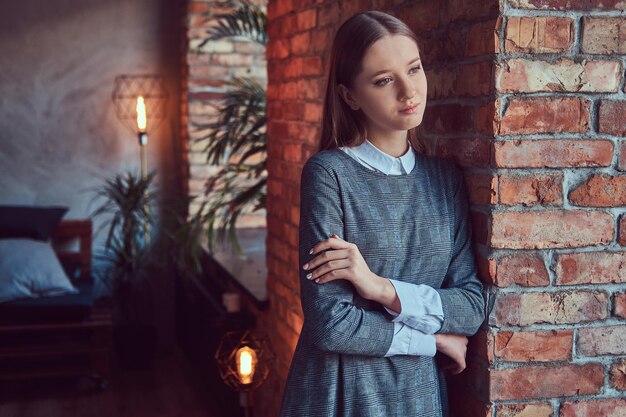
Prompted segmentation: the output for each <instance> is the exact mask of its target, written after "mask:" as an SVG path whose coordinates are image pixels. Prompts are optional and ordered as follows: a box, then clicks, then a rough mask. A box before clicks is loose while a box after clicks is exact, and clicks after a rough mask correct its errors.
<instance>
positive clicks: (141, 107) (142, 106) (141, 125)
mask: <svg viewBox="0 0 626 417" xmlns="http://www.w3.org/2000/svg"><path fill="white" fill-rule="evenodd" d="M137 128H138V129H139V131H140V132H145V131H146V103H145V102H144V101H143V97H142V96H139V97H137Z"/></svg>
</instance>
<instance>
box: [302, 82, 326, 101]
mask: <svg viewBox="0 0 626 417" xmlns="http://www.w3.org/2000/svg"><path fill="white" fill-rule="evenodd" d="M322 82H323V81H322V80H321V79H305V80H298V83H297V91H298V95H297V97H298V98H299V99H303V100H319V99H320V98H321V95H322Z"/></svg>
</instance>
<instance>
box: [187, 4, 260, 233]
mask: <svg viewBox="0 0 626 417" xmlns="http://www.w3.org/2000/svg"><path fill="white" fill-rule="evenodd" d="M251 3H254V4H258V5H261V6H263V5H264V4H265V1H262V0H259V1H251ZM236 4H237V3H236V2H235V1H228V0H226V1H225V0H221V1H220V0H203V1H184V2H183V5H184V6H183V7H186V9H187V10H186V13H185V14H184V16H185V22H184V25H185V27H186V28H187V32H186V36H185V38H184V39H183V42H184V49H183V51H185V55H184V56H183V68H185V74H184V75H185V77H183V86H182V91H183V103H182V108H183V116H182V117H183V138H184V142H185V143H186V145H187V152H186V155H185V157H186V159H187V161H185V164H184V165H186V166H187V167H188V175H187V176H186V177H185V178H188V183H187V184H186V187H187V189H188V191H189V193H190V194H191V195H197V194H200V193H202V191H203V190H204V185H205V183H206V181H207V180H208V179H209V178H210V177H211V176H212V175H213V174H215V173H216V172H217V171H218V170H219V168H218V167H216V166H212V165H209V164H207V163H206V153H204V152H203V150H204V148H205V147H206V144H207V143H206V141H200V142H198V141H197V140H198V139H200V138H202V137H204V136H206V135H207V134H208V132H209V131H208V130H207V127H206V125H207V124H208V123H211V122H213V121H214V120H215V114H216V111H215V108H216V106H217V105H219V103H220V99H221V98H222V97H223V94H224V91H225V83H224V82H225V81H227V80H230V79H231V78H232V77H246V78H252V79H254V80H255V81H257V82H258V83H260V84H261V85H265V84H266V83H267V73H266V62H265V48H264V47H263V46H261V45H258V44H256V43H253V42H250V41H248V40H246V39H234V38H233V39H222V40H218V41H212V42H208V43H207V44H205V45H204V46H200V44H201V43H202V41H203V40H204V39H205V38H206V34H207V33H208V30H209V29H210V27H211V26H212V25H214V24H215V23H216V17H215V16H216V15H219V14H224V13H229V12H231V11H232V10H234V9H235V7H236ZM248 182H249V181H248ZM245 183H246V180H245V179H242V184H245ZM198 205H199V203H197V204H195V205H192V207H191V208H190V211H191V212H195V210H196V209H197V207H198ZM265 225H266V222H265V212H264V211H263V210H259V211H257V212H255V213H254V214H243V215H242V216H240V219H239V221H238V223H237V227H264V226H265Z"/></svg>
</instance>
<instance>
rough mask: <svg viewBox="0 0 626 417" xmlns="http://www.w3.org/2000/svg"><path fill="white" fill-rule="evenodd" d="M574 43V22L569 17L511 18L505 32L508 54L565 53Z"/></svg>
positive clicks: (505, 46)
mask: <svg viewBox="0 0 626 417" xmlns="http://www.w3.org/2000/svg"><path fill="white" fill-rule="evenodd" d="M573 43H574V21H573V20H572V19H570V18H567V17H553V16H536V17H530V16H528V17H527V16H511V17H509V19H508V22H507V26H506V31H505V44H504V49H505V50H506V52H532V53H552V52H563V51H566V50H568V49H570V48H571V47H572V44H573Z"/></svg>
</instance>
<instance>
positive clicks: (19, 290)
mask: <svg viewBox="0 0 626 417" xmlns="http://www.w3.org/2000/svg"><path fill="white" fill-rule="evenodd" d="M78 292H79V290H78V289H77V288H76V287H74V286H73V285H72V282H71V281H70V279H69V278H68V277H67V275H66V274H65V271H64V270H63V267H62V266H61V263H60V262H59V259H58V258H57V257H56V255H55V253H54V250H53V249H52V246H50V244H49V243H47V242H41V241H37V240H33V239H0V303H5V302H9V301H13V300H17V299H20V298H40V297H52V296H56V295H65V294H76V293H78Z"/></svg>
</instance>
